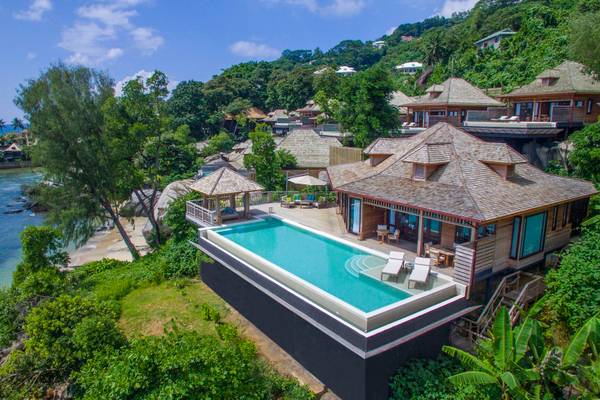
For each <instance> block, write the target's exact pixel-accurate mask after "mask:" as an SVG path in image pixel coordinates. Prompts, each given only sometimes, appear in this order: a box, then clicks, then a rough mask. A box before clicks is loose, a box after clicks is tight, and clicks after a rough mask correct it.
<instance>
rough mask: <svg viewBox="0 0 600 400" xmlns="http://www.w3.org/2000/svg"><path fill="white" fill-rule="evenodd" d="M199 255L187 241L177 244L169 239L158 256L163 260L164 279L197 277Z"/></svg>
mask: <svg viewBox="0 0 600 400" xmlns="http://www.w3.org/2000/svg"><path fill="white" fill-rule="evenodd" d="M201 254H202V253H201V252H200V251H199V250H198V249H196V248H195V247H194V246H192V245H191V244H190V243H189V242H188V241H187V240H184V241H181V242H178V241H176V240H175V239H174V238H173V239H169V240H168V241H167V243H166V244H165V245H164V246H163V247H162V248H161V250H160V255H161V257H162V258H163V259H164V263H163V267H164V268H163V274H164V276H165V278H169V279H172V278H183V277H190V278H191V277H197V276H198V274H199V267H200V257H201Z"/></svg>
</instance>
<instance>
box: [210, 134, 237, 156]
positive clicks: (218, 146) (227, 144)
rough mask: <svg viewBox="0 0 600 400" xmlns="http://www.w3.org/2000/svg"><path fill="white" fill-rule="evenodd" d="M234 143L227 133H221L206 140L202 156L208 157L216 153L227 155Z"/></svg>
mask: <svg viewBox="0 0 600 400" xmlns="http://www.w3.org/2000/svg"><path fill="white" fill-rule="evenodd" d="M234 144H235V142H234V141H233V138H232V137H231V135H230V134H229V133H228V132H227V131H221V132H219V133H218V134H216V135H214V136H212V137H211V138H210V139H208V143H207V144H206V147H205V148H204V149H203V150H202V154H203V155H204V156H210V155H213V154H217V153H227V152H228V151H230V150H231V148H232V147H233V145H234Z"/></svg>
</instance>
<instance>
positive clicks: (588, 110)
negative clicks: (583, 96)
mask: <svg viewBox="0 0 600 400" xmlns="http://www.w3.org/2000/svg"><path fill="white" fill-rule="evenodd" d="M593 106H594V100H592V99H588V101H587V110H586V114H587V115H590V114H591V113H592V107H593Z"/></svg>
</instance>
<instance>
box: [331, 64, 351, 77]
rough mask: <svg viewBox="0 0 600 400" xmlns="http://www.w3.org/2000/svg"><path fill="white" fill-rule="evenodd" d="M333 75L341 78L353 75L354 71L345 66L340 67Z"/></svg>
mask: <svg viewBox="0 0 600 400" xmlns="http://www.w3.org/2000/svg"><path fill="white" fill-rule="evenodd" d="M335 73H336V74H338V75H342V76H348V75H352V74H355V73H356V70H355V69H354V68H352V67H348V66H347V65H342V66H341V67H339V68H338V69H337V70H336V71H335Z"/></svg>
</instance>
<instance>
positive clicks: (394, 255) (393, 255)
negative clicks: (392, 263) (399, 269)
mask: <svg viewBox="0 0 600 400" xmlns="http://www.w3.org/2000/svg"><path fill="white" fill-rule="evenodd" d="M389 258H390V259H392V260H404V253H403V252H401V251H390V256H389Z"/></svg>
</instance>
